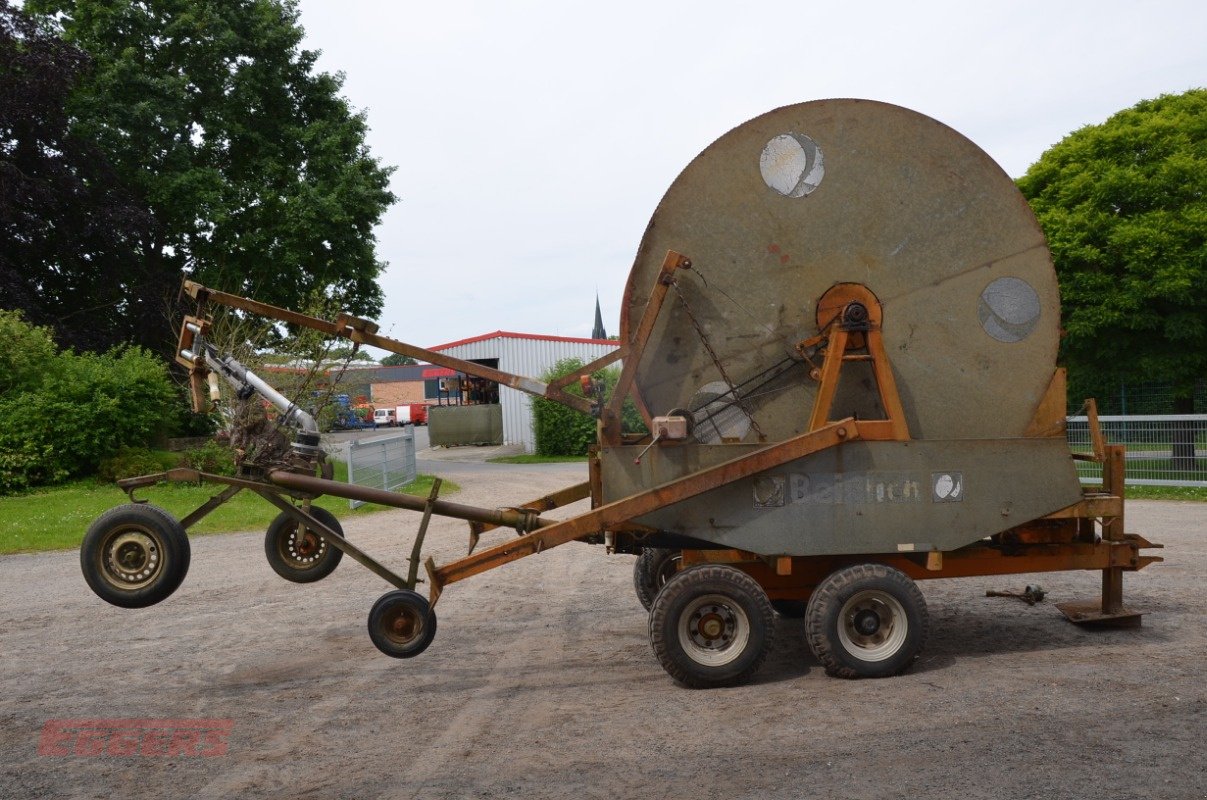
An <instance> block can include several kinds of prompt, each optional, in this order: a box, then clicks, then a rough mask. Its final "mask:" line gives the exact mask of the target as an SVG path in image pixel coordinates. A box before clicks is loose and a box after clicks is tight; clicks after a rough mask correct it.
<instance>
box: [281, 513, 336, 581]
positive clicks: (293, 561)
mask: <svg viewBox="0 0 1207 800" xmlns="http://www.w3.org/2000/svg"><path fill="white" fill-rule="evenodd" d="M300 531H304V533H303V534H302V535H301V536H299V535H298V533H299V532H300ZM277 550H278V552H279V553H280V556H281V558H282V559H283V560H284V561H286V562H287V563H288V564H289V565H290V566H293V567H295V568H297V569H309V568H310V567H313V566H314V565H315V564H316V563H318V562H319V561H321V560H322V558H323V556H324V555H326V554H327V540H325V539H324V538H323V537H321V536H319V535H318V534H317V533H315V532H314V531H312V530H310V529H309V528H307V527H305V526H303V525H302V524H301V523H300V522H299V523H298V524H296V525H294V526H293V528H292V529H291V530H290V531H289V535H288V536H286V537H285V538H284V539H281V540H280V544H279V546H278V548H277Z"/></svg>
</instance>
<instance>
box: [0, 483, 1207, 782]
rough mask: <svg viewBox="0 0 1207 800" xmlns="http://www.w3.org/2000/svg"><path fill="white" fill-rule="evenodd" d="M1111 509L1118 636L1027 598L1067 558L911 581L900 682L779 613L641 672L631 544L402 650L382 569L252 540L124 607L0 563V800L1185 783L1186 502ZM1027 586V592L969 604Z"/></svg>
mask: <svg viewBox="0 0 1207 800" xmlns="http://www.w3.org/2000/svg"><path fill="white" fill-rule="evenodd" d="M440 467H441V468H440V470H439V471H440V472H441V474H444V475H446V476H447V477H449V478H452V479H453V480H457V481H458V482H460V483H461V484H462V485H463V486H464V491H463V492H462V493H461V495H460V496H459V497H458V498H457V499H458V500H459V501H461V502H474V503H482V504H488V505H503V504H511V503H515V502H517V501H519V500H523V499H528V498H529V497H531V496H536V495H538V494H540V493H542V492H544V491H547V490H550V489H553V488H557V487H560V486H562V485H566V484H568V483H570V482H572V481H573V480H576V479H579V477H580V475H581V474H582V473H583V472H584V468H583V466H582V465H581V464H570V465H546V466H532V467H526V466H508V465H499V466H494V465H482V464H457V463H452V462H450V463H446V464H443V465H440ZM1129 509H1130V516H1129V524H1128V528H1129V529H1130V530H1133V531H1136V532H1141V533H1144V534H1146V535H1147V536H1148V537H1149V538H1150V539H1152V540H1154V541H1158V542H1163V543H1164V544H1165V545H1166V547H1167V549H1166V551H1165V552H1164V555H1165V557H1166V559H1167V561H1166V562H1165V563H1164V564H1158V565H1155V566H1153V567H1150V568H1149V569H1148V570H1146V571H1144V572H1142V573H1139V574H1135V575H1128V576H1127V577H1126V579H1125V591H1126V596H1127V599H1128V602H1129V604H1130V605H1132V606H1134V607H1136V608H1139V609H1142V610H1144V611H1146V612H1148V615H1147V616H1146V617H1145V620H1144V627H1143V628H1141V629H1138V630H1125V631H1090V630H1083V629H1081V628H1078V627H1076V626H1074V625H1072V624H1070V623H1068V622H1066V621H1065V620H1064V619H1063V617H1061V616H1060V614H1059V613H1058V612H1057V611H1056V609H1055V608H1054V607H1053V604H1054V603H1057V602H1061V601H1064V600H1069V599H1083V598H1089V597H1092V596H1094V594H1095V593H1096V592H1097V590H1098V575H1097V574H1094V573H1061V574H1050V575H1036V576H1022V575H1020V576H1011V577H1007V578H978V579H965V580H951V581H932V582H924V583H923V584H922V589H923V592H924V594H925V596H926V599H927V602H928V604H929V607H930V613H931V617H932V628H933V631H932V635H931V639H930V642H929V645H928V646H927V648H926V651H925V652H924V653H923V656H922V658H921V659H920V660H919V662H918V663H917V664H916V665H915V667H914V668H913V669H912V671H910V672H909V673H908V674H906V675H904V676H902V677H899V678H893V679H887V680H880V681H854V682H851V681H841V680H836V679H832V678H827V677H826V676H825V674H824V673H823V672H822V670H821V669H820V667H819V666H818V665H817V663H816V662H815V661H814V659H813V657H812V656H811V655H810V653H809V651H808V648H807V646H806V644H805V641H804V629H803V624H802V623H801V622H799V621H789V620H780V621H779V623H778V629H777V632H776V637H777V639H776V643H775V646H774V650H773V652H772V655H771V657H770V658H769V659H768V662H767V663H766V665H765V666H764V667H763V669H762V671H761V672H760V673H759V675H758V676H757V680H756V682H755V683H753V684H752V685H748V686H743V687H739V688H733V689H722V690H712V691H692V690H687V689H682V688H679V687H677V686H675V685H674V684H673V683H672V682H671V681H670V679H669V678H668V677H667V675H666V674H665V673H664V672H663V671H662V669H661V668H660V667H659V665H658V663H657V662H656V661H655V659H654V657H653V655H652V653H651V651H650V647H649V642H648V638H647V633H646V615H645V613H644V612H643V611H642V609H641V607H640V605H639V604H638V603H637V600H636V598H635V596H634V594H633V590H632V586H631V570H632V557H629V556H607V555H606V554H605V553H604V551H603V549H602V548H589V547H587V546H585V545H578V544H571V545H567V546H565V547H562V548H558V549H555V550H551V551H549V552H547V553H544V554H542V555H540V556H537V557H534V558H529V559H525V560H522V561H520V562H517V563H515V564H511V565H509V566H506V567H504V568H502V569H500V570H498V571H496V572H493V573H491V574H489V575H485V576H481V577H479V578H477V579H474V580H470V581H467V582H465V583H461V584H457V585H455V586H452V587H450V588H449V589H448V591H447V593H446V594H445V596H444V598H443V599H442V600H441V602H440V605H439V606H438V612H439V633H438V635H437V637H436V640H435V643H434V644H433V645H432V647H431V648H430V649H429V650H428V651H427V652H426V653H424V654H423V655H421V656H419V657H418V658H416V659H414V660H411V661H396V660H393V659H390V658H387V657H385V656H382V655H380V654H378V652H377V651H376V650H375V649H374V647H373V645H372V644H371V643H370V641H369V638H368V635H367V633H366V630H365V621H366V617H367V614H368V611H369V607H370V606H371V605H372V603H373V601H374V600H375V599H376V598H377V597H378V596H379V595H381V594H382V593H384V592H385V591H386V590H387V588H388V587H387V586H386V584H385V583H384V582H382V581H381V580H380V579H378V578H376V577H375V576H373V575H372V574H371V573H369V572H368V571H367V570H364V569H361V568H359V567H358V566H357V565H355V564H354V563H352V562H351V561H349V560H345V561H344V563H343V564H342V565H341V566H340V568H339V569H338V570H337V571H336V572H335V573H334V574H333V575H332V576H331V577H329V578H327V579H326V580H324V581H322V582H320V583H317V584H312V585H294V584H290V583H287V582H285V581H283V580H281V579H280V578H278V577H276V575H274V574H273V573H272V571H271V570H270V569H269V567H268V565H267V563H266V562H265V560H264V558H263V547H262V535H261V534H257V533H248V534H236V535H229V536H214V537H202V538H198V539H194V540H193V564H192V569H191V571H190V573H189V576H188V578H187V579H186V581H185V583H184V585H183V587H182V588H181V589H180V590H179V591H178V592H177V593H176V594H175V595H174V596H173V597H171V598H169V599H168V600H167V601H165V602H164V603H162V604H160V605H159V606H156V607H153V608H149V609H143V610H139V611H125V610H122V609H118V608H114V607H112V606H109V605H106V604H105V603H104V602H102V601H101V600H99V599H98V598H96V597H95V596H94V595H93V594H92V593H91V592H90V591H89V590H88V588H87V586H86V585H85V584H84V582H83V579H82V578H81V576H80V572H79V565H78V555H77V554H76V553H74V552H61V553H46V554H39V555H18V556H7V557H3V558H0V601H2V606H0V798H6V799H7V798H60V797H73V798H75V797H79V798H92V797H95V798H110V797H121V798H150V797H156V798H158V797H196V798H233V797H240V798H261V797H272V798H286V797H290V798H294V797H297V798H396V797H397V798H406V797H422V798H466V797H491V798H495V797H517V798H518V797H523V798H532V797H538V798H544V797H549V798H564V797H575V798H578V797H600V798H608V799H609V800H616V799H617V798H627V797H642V798H663V797H665V798H803V797H817V798H849V799H852V800H854V799H856V798H869V799H870V798H875V799H876V800H881V799H882V798H919V797H944V798H960V799H961V800H970V799H973V798H993V800H1001V799H1002V798H1045V800H1060V798H1099V797H1108V798H1177V799H1178V800H1186V798H1203V797H1207V756H1205V750H1204V745H1203V743H1204V741H1207V714H1205V713H1204V702H1205V692H1207V690H1205V682H1204V676H1205V674H1207V667H1205V666H1204V663H1205V659H1207V633H1205V631H1207V627H1205V624H1204V623H1205V622H1207V592H1204V591H1203V583H1202V576H1203V575H1204V572H1205V568H1207V504H1189V503H1186V504H1181V503H1165V502H1140V501H1137V502H1134V503H1132V504H1130V506H1129ZM417 522H418V515H416V514H411V513H408V512H388V513H383V514H379V515H375V516H370V517H367V518H359V519H356V520H354V521H351V522H349V523H348V534H349V535H350V536H351V537H352V538H353V539H354V540H355V541H356V542H358V543H360V544H361V545H362V546H363V547H365V548H367V549H368V550H369V551H370V552H372V553H375V554H377V555H379V556H382V557H383V558H384V560H386V561H387V563H390V564H392V565H393V566H395V567H398V568H400V569H401V568H402V567H403V566H404V561H405V558H406V555H407V551H408V549H409V543H410V540H411V536H412V535H413V534H414V531H415V527H416V525H417ZM500 535H502V534H494V536H500ZM430 540H431V541H433V542H434V544H435V547H434V548H433V553H434V555H435V556H436V559H437V561H438V562H443V561H447V560H449V559H450V558H452V557H454V556H456V555H458V554H459V553H462V552H464V547H465V543H466V530H465V528H464V525H463V523H458V522H454V521H449V520H444V521H438V522H435V523H434V524H433V529H432V533H431V539H430ZM487 541H488V542H489V541H492V540H489V539H488V540H487ZM1036 582H1039V583H1041V584H1042V585H1043V586H1044V587H1045V588H1046V589H1047V590H1048V591H1049V597H1048V600H1047V601H1045V602H1043V603H1041V604H1039V605H1036V606H1035V607H1028V606H1027V605H1025V604H1023V603H1022V602H1020V601H1017V600H1010V599H993V598H986V597H985V596H984V595H985V590H986V589H990V588H992V589H1021V588H1022V587H1023V586H1024V585H1025V584H1028V583H1036ZM61 718H68V719H78V718H122V719H130V718H171V719H181V718H210V719H226V720H230V721H231V723H232V725H233V727H232V728H231V733H230V736H229V740H228V745H229V749H228V752H227V753H226V754H225V755H221V756H217V757H210V758H206V757H196V756H183V755H175V756H154V755H143V756H100V757H86V756H49V755H46V756H40V755H38V741H39V736H40V733H41V731H42V729H43V725H44V724H45V723H46V722H47V721H48V720H55V719H61Z"/></svg>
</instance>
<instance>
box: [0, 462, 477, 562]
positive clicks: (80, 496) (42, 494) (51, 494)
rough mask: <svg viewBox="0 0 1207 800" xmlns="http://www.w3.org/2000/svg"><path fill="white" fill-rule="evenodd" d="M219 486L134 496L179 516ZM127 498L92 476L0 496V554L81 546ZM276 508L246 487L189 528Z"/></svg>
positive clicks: (219, 527) (163, 488)
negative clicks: (94, 525)
mask: <svg viewBox="0 0 1207 800" xmlns="http://www.w3.org/2000/svg"><path fill="white" fill-rule="evenodd" d="M335 479H336V480H340V481H343V480H347V479H348V470H347V468H346V466H345V465H344V464H342V463H340V462H339V461H336V462H335ZM433 479H434V476H432V475H420V476H419V477H418V478H416V479H415V480H414V481H412V482H411V483H409V484H407V485H406V486H403V487H402V488H401V489H399V491H400V492H403V493H405V494H417V495H423V496H426V495H427V494H428V492H430V491H431V488H432V480H433ZM223 488H224V487H223V486H222V485H221V484H216V483H207V484H204V485H201V486H198V485H197V484H192V483H161V484H159V485H157V486H149V487H147V488H145V489H140V490H139V491H138V492H137V493H136V495H137V497H138V499H139V500H148V501H150V502H151V503H153V504H154V505H157V506H159V507H160V508H163V509H164V510H166V511H168V512H170V513H171V514H172V515H173V516H175V517H176V518H178V519H179V518H181V517H183V516H185V515H187V514H188V513H189V512H191V511H192V510H193V509H195V508H197V507H198V506H200V505H201V504H202V503H204V502H205V501H206V500H208V499H210V497H212V496H214V495H216V494H218V493H219V492H221V491H222V489H223ZM459 489H460V487H459V486H457V485H456V484H455V483H453V482H452V481H448V480H446V481H444V483H443V485H442V486H441V489H440V494H441V495H442V496H443V495H447V494H450V493H452V492H456V491H458V490H459ZM125 502H128V500H127V498H126V494H125V492H123V491H122V490H121V489H118V488H117V487H116V486H114V485H113V484H111V483H103V482H99V481H96V480H93V479H85V480H79V481H73V482H71V483H66V484H63V485H61V486H54V487H50V488H47V489H43V490H41V491H38V492H31V493H29V494H23V495H17V496H14V497H0V554H5V553H31V552H38V551H42V550H64V549H69V548H74V547H79V546H80V541H81V540H82V539H83V538H84V532H85V531H86V530H88V526H89V525H91V524H92V521H93V520H94V519H96V518H97V517H99V516H100V515H101V514H103V513H104V512H106V511H108V510H109V509H111V508H113V507H114V506H119V505H121V504H122V503H125ZM315 504H316V505H319V506H322V507H323V508H325V509H327V510H328V511H330V512H331V513H333V514H335V516H336V517H340V518H344V517H348V516H350V515H357V516H358V515H361V514H372V513H375V512H377V511H384V510H385V507H384V506H376V505H363V506H361V507H360V508H357V509H355V510H354V509H350V508H348V501H347V500H345V499H343V498H340V497H320V498H319V499H318V500H316V501H315ZM278 513H279V512H278V511H277V510H276V508H274V507H273V506H271V505H269V503H268V501H267V500H264V499H263V498H261V497H259V496H257V495H255V494H252V493H251V492H247V491H244V492H240V493H239V494H237V495H235V496H234V498H232V499H231V500H229V501H228V502H227V503H226V504H225V505H222V506H220V507H219V508H218V509H216V510H215V511H213V512H211V513H210V514H209V516H207V517H206V518H205V519H203V520H201V521H200V522H198V523H197V524H196V525H194V526H193V527H192V528H191V529H190V530H189V533H190V534H206V533H230V532H232V531H254V530H265V529H267V528H268V523H269V522H271V521H272V520H273V518H274V517H276V515H277V514H278Z"/></svg>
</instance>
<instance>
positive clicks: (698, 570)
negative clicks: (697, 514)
mask: <svg viewBox="0 0 1207 800" xmlns="http://www.w3.org/2000/svg"><path fill="white" fill-rule="evenodd" d="M774 630H775V612H774V611H772V610H771V603H770V601H768V599H767V593H766V592H764V591H763V588H762V587H761V586H759V584H758V582H757V581H755V580H754V578H751V577H750V576H749V575H747V574H746V573H744V572H742V571H741V570H738V569H734V568H733V567H726V566H714V565H701V566H697V567H691V568H689V569H686V570H684V571H682V572H679V573H677V574H676V575H675V576H674V577H672V578H671V579H670V580H669V581H667V582H666V585H665V586H663V587H662V591H660V592H659V593H658V596H657V597H655V598H654V605H653V607H652V608H651V609H650V644H651V645H653V648H654V655H656V656H657V657H658V660H659V661H660V662H661V663H662V667H663V669H665V670H666V671H667V673H668V674H670V676H671V677H672V678H674V679H675V680H676V681H678V682H679V683H681V684H683V685H684V686H689V687H692V688H699V689H703V688H710V687H713V686H732V685H734V684H738V683H741V682H743V681H745V680H746V679H747V678H749V677H750V676H751V675H753V674H754V673H755V672H756V671H757V670H758V668H759V667H760V666H762V664H763V659H765V658H766V657H767V653H768V651H769V650H770V648H771V639H772V634H773V632H774Z"/></svg>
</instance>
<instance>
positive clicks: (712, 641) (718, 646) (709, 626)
mask: <svg viewBox="0 0 1207 800" xmlns="http://www.w3.org/2000/svg"><path fill="white" fill-rule="evenodd" d="M749 642H750V619H749V618H748V617H747V616H746V611H745V610H744V609H743V608H742V606H741V605H739V604H738V603H737V602H735V601H734V600H733V599H732V598H729V597H725V596H724V595H719V594H708V595H703V596H701V597H697V598H695V599H694V600H692V601H691V602H690V603H688V605H687V607H686V608H684V609H683V613H681V614H680V615H679V646H680V647H682V648H683V652H685V653H687V655H688V657H689V658H691V659H692V660H693V661H695V662H696V663H697V664H703V665H705V666H709V667H722V666H725V665H726V664H729V663H731V662H733V661H735V660H736V659H737V658H738V657H740V656H741V655H742V653H743V652H745V650H746V645H747V644H748V643H749Z"/></svg>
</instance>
